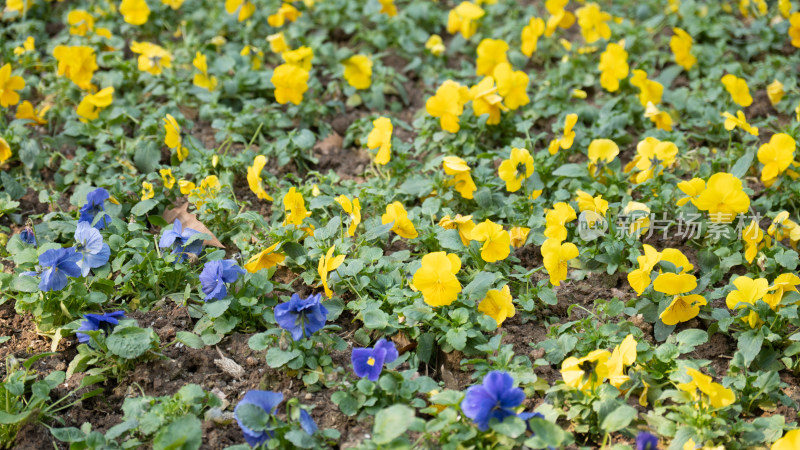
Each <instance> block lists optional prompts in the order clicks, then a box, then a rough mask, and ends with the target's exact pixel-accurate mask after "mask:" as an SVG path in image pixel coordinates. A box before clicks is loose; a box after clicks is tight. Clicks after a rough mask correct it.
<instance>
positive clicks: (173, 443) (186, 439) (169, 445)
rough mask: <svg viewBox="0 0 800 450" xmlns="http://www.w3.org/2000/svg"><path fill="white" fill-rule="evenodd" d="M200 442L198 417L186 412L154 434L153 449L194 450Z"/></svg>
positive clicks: (201, 436) (200, 426) (200, 429)
mask: <svg viewBox="0 0 800 450" xmlns="http://www.w3.org/2000/svg"><path fill="white" fill-rule="evenodd" d="M259 409H260V408H259ZM262 411H263V410H262ZM202 443H203V429H202V424H201V423H200V419H198V418H197V417H195V416H193V415H191V414H187V415H185V416H183V417H181V418H180V419H177V420H175V421H173V422H172V423H171V424H169V426H167V427H166V428H162V429H161V430H160V431H159V432H158V434H156V438H155V439H154V440H153V450H196V449H198V448H200V445H201V444H202Z"/></svg>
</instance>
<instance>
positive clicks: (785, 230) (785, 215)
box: [767, 211, 800, 247]
mask: <svg viewBox="0 0 800 450" xmlns="http://www.w3.org/2000/svg"><path fill="white" fill-rule="evenodd" d="M797 230H800V226H798V225H797V223H795V222H794V221H793V220H790V219H789V212H788V211H781V212H779V213H778V214H777V215H776V216H775V218H774V219H772V223H771V224H770V226H769V228H767V235H768V236H769V237H771V238H773V237H774V238H775V240H777V241H782V240H784V239H786V238H787V237H788V238H790V239H791V240H793V241H796V240H797V239H795V238H794V235H796V234H797ZM767 246H768V247H772V245H771V242H769V240H768V242H767Z"/></svg>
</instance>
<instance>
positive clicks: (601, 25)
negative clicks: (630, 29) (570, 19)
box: [575, 2, 611, 44]
mask: <svg viewBox="0 0 800 450" xmlns="http://www.w3.org/2000/svg"><path fill="white" fill-rule="evenodd" d="M575 17H576V18H577V19H578V26H580V27H581V34H582V35H583V39H584V40H585V41H586V43H587V44H591V43H592V42H596V41H598V40H600V39H601V38H602V39H606V40H607V39H609V38H610V37H611V28H609V27H608V23H607V22H608V21H609V20H611V14H608V13H606V12H603V11H602V10H601V9H600V6H599V5H598V4H597V3H594V2H592V3H587V4H586V6H583V7H580V8H578V9H577V10H575Z"/></svg>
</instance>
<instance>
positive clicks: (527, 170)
mask: <svg viewBox="0 0 800 450" xmlns="http://www.w3.org/2000/svg"><path fill="white" fill-rule="evenodd" d="M497 171H498V174H499V175H500V179H501V180H503V181H505V182H506V190H507V191H508V192H517V191H518V190H519V189H520V188H521V187H522V183H523V182H524V181H525V180H526V179H528V177H530V176H531V175H533V156H531V154H530V152H529V151H528V150H527V149H524V148H516V147H515V148H512V149H511V157H510V158H509V159H506V160H503V162H501V163H500V167H499V168H498V169H497Z"/></svg>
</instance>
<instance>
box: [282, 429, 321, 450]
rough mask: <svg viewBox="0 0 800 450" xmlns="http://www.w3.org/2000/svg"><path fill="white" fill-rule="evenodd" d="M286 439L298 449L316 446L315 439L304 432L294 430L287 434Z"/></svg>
mask: <svg viewBox="0 0 800 450" xmlns="http://www.w3.org/2000/svg"><path fill="white" fill-rule="evenodd" d="M284 437H285V438H286V439H287V440H288V441H289V442H291V443H292V444H294V446H295V447H297V448H314V446H315V445H316V442H314V438H312V437H311V436H310V435H309V434H308V433H306V432H305V431H303V430H292V431H290V432H288V433H286V434H285V435H284Z"/></svg>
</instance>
